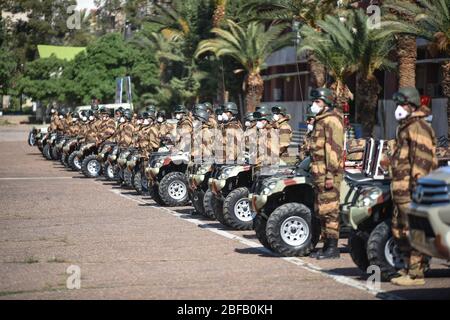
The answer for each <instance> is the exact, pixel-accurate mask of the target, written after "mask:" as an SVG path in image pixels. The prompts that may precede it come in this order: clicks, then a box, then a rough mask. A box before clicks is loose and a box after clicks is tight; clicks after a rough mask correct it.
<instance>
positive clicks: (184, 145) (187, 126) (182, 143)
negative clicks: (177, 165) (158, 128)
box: [174, 105, 192, 153]
mask: <svg viewBox="0 0 450 320" xmlns="http://www.w3.org/2000/svg"><path fill="white" fill-rule="evenodd" d="M174 114H175V118H176V119H177V120H178V123H177V137H176V140H175V150H176V151H177V152H189V153H190V151H191V135H192V118H191V116H190V115H189V114H188V110H187V109H186V107H185V106H182V105H178V106H177V107H176V108H175V111H174Z"/></svg>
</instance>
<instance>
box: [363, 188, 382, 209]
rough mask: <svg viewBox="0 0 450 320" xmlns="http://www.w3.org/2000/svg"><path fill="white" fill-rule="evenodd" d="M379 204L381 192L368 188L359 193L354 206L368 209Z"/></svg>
mask: <svg viewBox="0 0 450 320" xmlns="http://www.w3.org/2000/svg"><path fill="white" fill-rule="evenodd" d="M381 202H383V192H382V191H381V190H380V189H378V188H370V189H367V190H364V191H363V192H362V193H361V196H360V197H359V199H358V201H357V202H356V205H357V206H358V207H369V208H370V207H373V206H375V205H376V204H378V203H381Z"/></svg>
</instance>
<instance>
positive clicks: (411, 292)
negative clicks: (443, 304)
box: [376, 287, 450, 300]
mask: <svg viewBox="0 0 450 320" xmlns="http://www.w3.org/2000/svg"><path fill="white" fill-rule="evenodd" d="M386 293H390V294H395V295H397V296H400V297H402V298H404V299H411V300H417V299H420V300H449V299H450V288H420V287H399V289H398V290H391V291H386ZM376 297H377V298H383V294H382V293H381V294H377V296H376Z"/></svg>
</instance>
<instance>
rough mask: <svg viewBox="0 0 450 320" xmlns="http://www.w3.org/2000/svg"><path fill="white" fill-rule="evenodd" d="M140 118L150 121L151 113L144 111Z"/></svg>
mask: <svg viewBox="0 0 450 320" xmlns="http://www.w3.org/2000/svg"><path fill="white" fill-rule="evenodd" d="M139 117H140V118H141V119H148V118H149V117H150V113H148V112H147V111H143V112H141V113H140V114H139Z"/></svg>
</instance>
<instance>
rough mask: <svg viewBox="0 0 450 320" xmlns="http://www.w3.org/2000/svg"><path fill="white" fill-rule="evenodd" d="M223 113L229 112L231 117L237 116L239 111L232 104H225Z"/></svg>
mask: <svg viewBox="0 0 450 320" xmlns="http://www.w3.org/2000/svg"><path fill="white" fill-rule="evenodd" d="M222 108H223V112H231V113H232V114H233V115H237V114H238V113H239V109H238V107H237V105H236V103H234V102H227V103H225V104H224V105H223V106H222Z"/></svg>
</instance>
